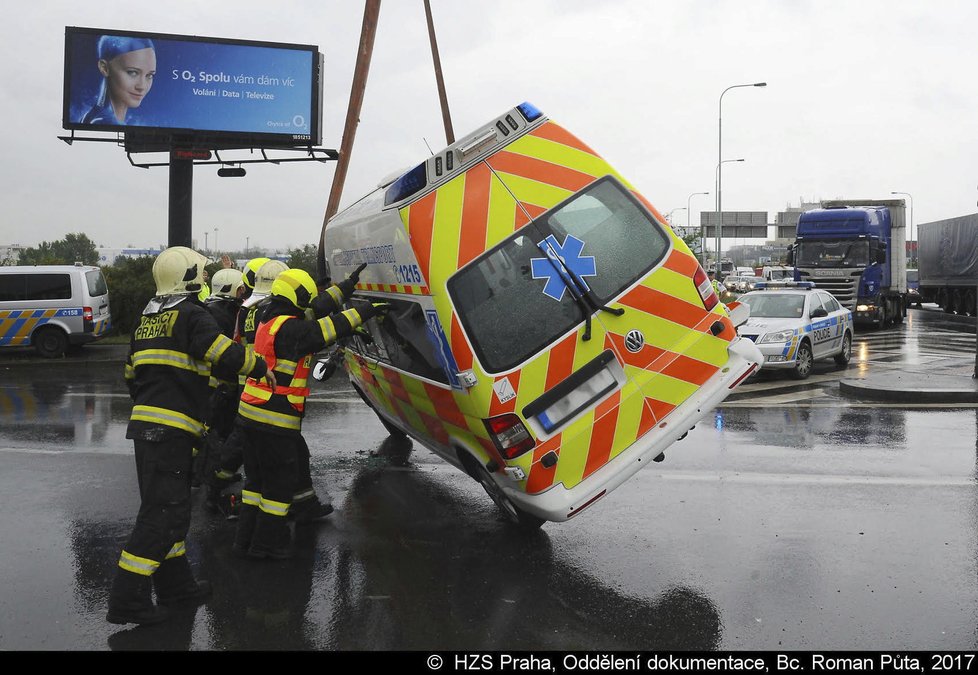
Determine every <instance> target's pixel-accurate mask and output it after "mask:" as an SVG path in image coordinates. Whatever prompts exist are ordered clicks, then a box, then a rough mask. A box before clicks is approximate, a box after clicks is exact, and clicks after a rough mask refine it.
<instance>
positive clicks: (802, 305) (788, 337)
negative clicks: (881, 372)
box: [737, 281, 853, 380]
mask: <svg viewBox="0 0 978 675" xmlns="http://www.w3.org/2000/svg"><path fill="white" fill-rule="evenodd" d="M737 300H738V301H739V302H742V303H745V304H747V305H749V306H750V318H749V319H748V320H747V322H746V323H744V324H742V325H741V326H740V327H738V329H737V333H738V335H740V336H741V337H745V338H748V339H750V340H753V341H754V342H755V343H756V344H757V347H758V348H759V349H760V350H761V354H763V355H764V363H763V365H762V368H764V369H766V368H778V369H786V370H789V371H790V374H791V376H792V377H794V378H795V379H799V380H803V379H805V378H806V377H808V375H809V374H810V373H811V372H812V364H813V363H814V361H815V360H816V359H824V358H829V357H832V358H834V359H835V362H836V363H837V364H838V365H839V366H841V367H843V368H845V367H846V366H847V365H848V364H849V359H851V358H852V333H853V328H852V327H853V322H852V312H850V311H849V310H848V309H846V308H845V307H843V306H842V305H840V304H839V301H838V300H836V299H835V298H834V297H832V296H831V295H830V294H829V293H828V292H826V291H823V290H818V289H816V288H815V287H814V284H812V283H811V282H802V281H799V282H794V281H790V282H781V283H777V284H775V283H774V282H762V283H761V284H760V285H759V290H755V291H751V292H750V293H745V294H744V295H742V296H740V297H739V298H737Z"/></svg>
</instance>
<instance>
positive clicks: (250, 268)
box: [241, 258, 268, 290]
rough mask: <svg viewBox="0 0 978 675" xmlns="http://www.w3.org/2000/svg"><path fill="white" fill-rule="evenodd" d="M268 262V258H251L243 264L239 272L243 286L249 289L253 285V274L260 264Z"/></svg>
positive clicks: (255, 273) (256, 271) (256, 272)
mask: <svg viewBox="0 0 978 675" xmlns="http://www.w3.org/2000/svg"><path fill="white" fill-rule="evenodd" d="M267 262H268V258H252V259H251V260H249V261H248V262H247V264H245V268H244V271H243V272H242V273H241V283H242V284H244V285H245V288H247V289H249V290H251V289H253V288H254V287H255V275H257V274H258V270H260V269H261V266H262V265H264V264H265V263H267Z"/></svg>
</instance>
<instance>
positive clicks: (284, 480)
mask: <svg viewBox="0 0 978 675" xmlns="http://www.w3.org/2000/svg"><path fill="white" fill-rule="evenodd" d="M304 444H305V442H304V441H303V440H302V437H301V436H299V435H285V434H276V433H268V432H266V431H263V430H260V429H257V428H254V427H249V428H248V429H247V435H246V436H245V446H244V467H245V484H244V490H243V491H242V503H243V504H244V505H245V506H249V505H250V506H257V507H258V515H257V519H256V522H255V529H254V533H253V537H252V539H251V546H252V547H256V546H257V547H258V548H262V549H282V548H283V547H286V546H288V543H289V541H290V539H291V533H290V531H289V526H288V522H287V521H286V518H285V517H286V516H287V515H288V512H289V507H290V506H291V504H292V497H293V495H294V494H295V491H296V471H297V462H298V459H299V456H300V452H301V451H302V448H303V446H304ZM242 543H243V542H242Z"/></svg>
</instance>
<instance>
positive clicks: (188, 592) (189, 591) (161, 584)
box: [153, 555, 211, 607]
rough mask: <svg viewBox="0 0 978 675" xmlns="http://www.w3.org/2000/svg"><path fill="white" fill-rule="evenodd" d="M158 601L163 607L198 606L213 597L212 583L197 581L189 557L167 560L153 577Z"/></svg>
mask: <svg viewBox="0 0 978 675" xmlns="http://www.w3.org/2000/svg"><path fill="white" fill-rule="evenodd" d="M153 586H154V587H155V588H156V601H157V602H158V603H159V604H161V605H167V606H170V605H177V606H185V607H190V606H196V605H199V604H201V603H202V602H204V601H205V600H206V599H207V598H209V597H210V595H211V582H209V581H203V580H201V581H196V580H195V579H194V573H193V572H192V571H191V570H190V563H189V562H188V561H187V556H185V555H181V556H177V557H176V558H167V559H166V560H164V561H163V563H162V564H161V565H160V567H159V569H158V570H156V574H154V575H153Z"/></svg>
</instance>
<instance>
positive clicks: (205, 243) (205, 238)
mask: <svg viewBox="0 0 978 675" xmlns="http://www.w3.org/2000/svg"><path fill="white" fill-rule="evenodd" d="M204 250H205V251H210V249H209V248H207V232H204Z"/></svg>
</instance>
